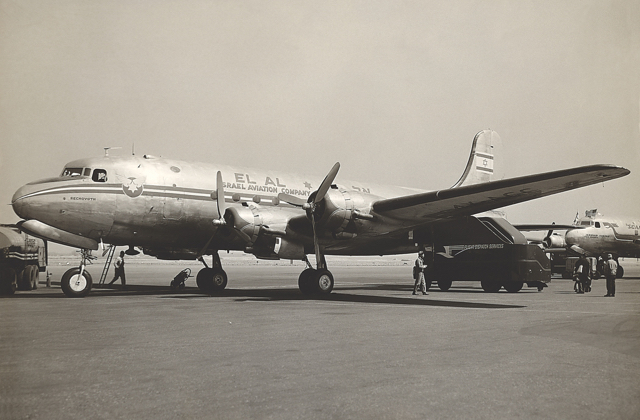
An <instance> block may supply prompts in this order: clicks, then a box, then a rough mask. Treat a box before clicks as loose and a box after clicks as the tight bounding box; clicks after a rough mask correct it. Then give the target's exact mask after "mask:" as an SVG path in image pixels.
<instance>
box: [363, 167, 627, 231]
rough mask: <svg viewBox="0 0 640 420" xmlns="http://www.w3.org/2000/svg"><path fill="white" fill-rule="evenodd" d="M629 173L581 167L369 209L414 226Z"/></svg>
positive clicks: (385, 202) (386, 202) (396, 200)
mask: <svg viewBox="0 0 640 420" xmlns="http://www.w3.org/2000/svg"><path fill="white" fill-rule="evenodd" d="M629 173H630V171H629V170H628V169H625V168H622V167H619V166H614V165H590V166H582V167H577V168H571V169H564V170H560V171H553V172H545V173H541V174H535V175H527V176H522V177H517V178H510V179H503V180H500V181H493V182H488V183H483V184H475V185H466V186H462V187H458V188H452V189H447V190H440V191H431V192H427V193H421V194H414V195H408V196H403V197H396V198H390V199H384V200H379V201H376V202H375V203H373V205H372V208H373V211H374V212H375V213H377V214H379V215H382V216H385V217H390V218H394V219H399V220H403V221H408V222H409V221H411V222H414V223H412V225H415V226H418V225H421V224H425V223H430V222H433V221H436V220H442V219H448V218H453V217H461V216H469V215H473V214H476V213H480V212H483V211H488V210H492V209H497V208H501V207H505V206H509V205H512V204H517V203H522V202H525V201H529V200H533V199H536V198H540V197H546V196H549V195H553V194H557V193H560V192H564V191H569V190H573V189H576V188H581V187H586V186H588V185H593V184H598V183H600V182H604V181H609V180H612V179H616V178H620V177H623V176H625V175H628V174H629Z"/></svg>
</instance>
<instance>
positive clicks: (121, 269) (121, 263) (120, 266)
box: [109, 251, 127, 289]
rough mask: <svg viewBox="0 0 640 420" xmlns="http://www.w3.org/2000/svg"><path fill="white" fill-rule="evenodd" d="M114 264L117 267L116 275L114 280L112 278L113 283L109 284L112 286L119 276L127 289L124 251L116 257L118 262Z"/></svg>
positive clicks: (123, 286)
mask: <svg viewBox="0 0 640 420" xmlns="http://www.w3.org/2000/svg"><path fill="white" fill-rule="evenodd" d="M114 265H115V267H116V275H115V276H114V277H113V280H111V283H109V286H111V285H112V284H113V282H115V281H116V280H118V277H119V278H120V280H121V281H122V288H123V289H125V288H126V287H127V280H126V279H125V276H124V251H120V256H119V257H118V258H116V262H115V264H114Z"/></svg>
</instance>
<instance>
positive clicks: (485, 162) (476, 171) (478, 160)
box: [451, 130, 502, 188]
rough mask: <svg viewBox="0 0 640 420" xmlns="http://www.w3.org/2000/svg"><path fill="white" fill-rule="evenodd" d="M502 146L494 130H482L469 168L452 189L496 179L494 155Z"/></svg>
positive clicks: (477, 136)
mask: <svg viewBox="0 0 640 420" xmlns="http://www.w3.org/2000/svg"><path fill="white" fill-rule="evenodd" d="M501 144H502V141H501V139H500V136H499V135H498V133H496V132H495V131H493V130H482V131H480V132H479V133H478V134H476V136H475V137H474V138H473V143H472V145H471V153H470V155H469V161H468V162H467V166H466V168H465V169H464V172H463V173H462V176H461V177H460V179H459V180H458V182H456V183H455V184H454V185H453V186H452V187H451V188H458V187H463V186H465V185H474V184H482V183H485V182H490V181H491V180H492V179H493V178H494V154H495V153H496V148H497V147H498V146H500V145H501Z"/></svg>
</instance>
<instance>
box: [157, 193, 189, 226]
mask: <svg viewBox="0 0 640 420" xmlns="http://www.w3.org/2000/svg"><path fill="white" fill-rule="evenodd" d="M183 214H184V199H183V198H182V197H171V196H169V195H168V196H166V197H165V198H164V204H163V207H162V218H163V219H166V220H181V219H182V217H183Z"/></svg>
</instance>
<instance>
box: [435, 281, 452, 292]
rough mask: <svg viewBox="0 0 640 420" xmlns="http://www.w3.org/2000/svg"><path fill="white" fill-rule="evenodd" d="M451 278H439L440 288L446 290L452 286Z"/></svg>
mask: <svg viewBox="0 0 640 420" xmlns="http://www.w3.org/2000/svg"><path fill="white" fill-rule="evenodd" d="M451 283H452V282H451V280H438V288H439V289H440V290H442V291H443V292H446V291H447V290H449V289H450V288H451Z"/></svg>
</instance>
